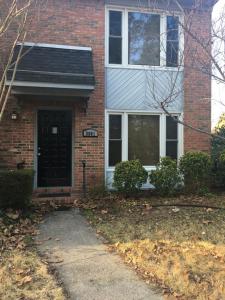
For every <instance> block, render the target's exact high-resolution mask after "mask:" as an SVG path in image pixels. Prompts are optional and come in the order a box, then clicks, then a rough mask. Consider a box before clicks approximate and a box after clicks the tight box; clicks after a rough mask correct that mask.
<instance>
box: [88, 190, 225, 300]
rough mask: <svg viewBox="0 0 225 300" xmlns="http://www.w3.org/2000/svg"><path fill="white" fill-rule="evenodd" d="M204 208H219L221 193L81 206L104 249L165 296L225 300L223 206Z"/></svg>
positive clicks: (224, 200)
mask: <svg viewBox="0 0 225 300" xmlns="http://www.w3.org/2000/svg"><path fill="white" fill-rule="evenodd" d="M175 204H177V206H175ZM160 205H162V206H160ZM165 205H174V206H165ZM178 205H194V206H193V207H185V206H178ZM198 206H203V207H198ZM204 206H207V207H204ZM210 206H213V207H224V208H225V195H208V196H205V197H196V196H193V197H192V196H190V197H186V196H181V197H179V198H158V197H154V196H151V197H148V198H144V199H119V198H115V197H112V196H111V197H106V198H104V199H96V200H93V199H92V200H89V201H88V202H86V203H85V204H84V205H82V207H83V211H84V214H85V215H86V217H87V218H88V220H89V222H90V223H91V224H92V225H94V226H95V227H96V231H97V234H100V235H102V236H104V237H105V238H106V239H107V240H108V242H109V244H110V249H113V250H115V251H117V252H118V253H119V254H120V255H121V256H122V258H123V259H124V260H125V262H126V263H128V264H130V265H131V266H132V267H133V268H134V269H135V270H136V271H137V272H138V273H139V274H140V275H141V276H142V277H143V278H144V280H145V281H146V282H147V283H150V284H155V285H156V286H158V287H161V288H162V289H163V293H164V294H165V297H167V296H168V295H169V297H170V299H171V295H172V299H202V300H203V299H204V300H205V299H213V300H214V299H225V222H224V221H225V209H224V210H223V209H213V208H210Z"/></svg>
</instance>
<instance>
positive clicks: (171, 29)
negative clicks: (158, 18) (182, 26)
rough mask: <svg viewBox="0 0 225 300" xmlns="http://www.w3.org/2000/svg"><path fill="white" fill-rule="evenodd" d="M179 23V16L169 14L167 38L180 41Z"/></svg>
mask: <svg viewBox="0 0 225 300" xmlns="http://www.w3.org/2000/svg"><path fill="white" fill-rule="evenodd" d="M178 25H179V18H178V17H173V16H168V17H167V40H169V41H178Z"/></svg>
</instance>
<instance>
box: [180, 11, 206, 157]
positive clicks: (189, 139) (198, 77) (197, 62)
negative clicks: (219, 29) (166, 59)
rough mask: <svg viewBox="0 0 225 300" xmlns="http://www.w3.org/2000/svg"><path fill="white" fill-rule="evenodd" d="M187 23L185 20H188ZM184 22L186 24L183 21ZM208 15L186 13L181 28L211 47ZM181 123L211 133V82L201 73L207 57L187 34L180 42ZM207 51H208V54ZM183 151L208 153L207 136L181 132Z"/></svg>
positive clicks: (201, 12) (192, 132)
mask: <svg viewBox="0 0 225 300" xmlns="http://www.w3.org/2000/svg"><path fill="white" fill-rule="evenodd" d="M188 19H189V20H188ZM187 20H188V21H187ZM210 20H211V11H210V10H207V11H196V12H195V13H192V12H190V11H187V14H186V21H185V24H186V25H188V24H189V26H190V29H191V31H192V32H193V34H194V36H196V37H197V38H198V39H200V40H202V41H204V44H207V41H208V42H209V47H210V45H211V40H210V34H211V22H210ZM184 45H185V49H184V50H185V52H184V122H185V123H187V124H189V125H191V126H193V127H195V128H199V129H201V130H204V131H206V132H211V78H210V76H209V75H207V74H204V73H203V72H202V69H203V67H206V66H207V65H208V66H209V65H210V60H209V56H208V55H206V54H205V52H204V51H203V49H202V48H201V47H200V46H199V43H197V42H196V41H195V40H194V39H193V38H192V37H191V36H190V35H189V34H188V32H185V38H184ZM209 51H210V50H209ZM184 150H185V151H191V150H199V151H206V152H209V151H210V136H208V135H206V134H203V133H199V132H196V131H194V130H192V129H189V128H187V127H185V128H184Z"/></svg>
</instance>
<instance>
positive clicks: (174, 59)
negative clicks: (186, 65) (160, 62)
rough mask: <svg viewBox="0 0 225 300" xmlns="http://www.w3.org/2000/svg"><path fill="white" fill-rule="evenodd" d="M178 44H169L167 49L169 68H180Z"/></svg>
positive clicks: (170, 42) (169, 42)
mask: <svg viewBox="0 0 225 300" xmlns="http://www.w3.org/2000/svg"><path fill="white" fill-rule="evenodd" d="M178 46H179V45H178V42H172V41H168V42H167V47H166V65H167V67H177V66H178Z"/></svg>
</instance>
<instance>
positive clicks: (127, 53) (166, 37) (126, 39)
mask: <svg viewBox="0 0 225 300" xmlns="http://www.w3.org/2000/svg"><path fill="white" fill-rule="evenodd" d="M123 28H124V30H123ZM178 60H179V17H177V16H163V15H159V14H152V13H141V12H131V11H128V10H121V11H119V10H109V12H108V63H109V64H116V65H125V66H126V65H136V66H137V65H139V66H167V67H177V66H178V63H179V61H178Z"/></svg>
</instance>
